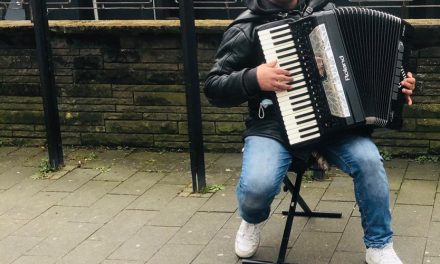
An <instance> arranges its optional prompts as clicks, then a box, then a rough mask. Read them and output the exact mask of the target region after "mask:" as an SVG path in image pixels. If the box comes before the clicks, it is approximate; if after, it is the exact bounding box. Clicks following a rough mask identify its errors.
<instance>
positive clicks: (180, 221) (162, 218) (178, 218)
mask: <svg viewBox="0 0 440 264" xmlns="http://www.w3.org/2000/svg"><path fill="white" fill-rule="evenodd" d="M206 201H207V198H201V197H175V198H174V199H173V200H171V201H170V202H169V203H168V204H167V205H166V206H164V207H163V208H162V209H161V210H160V212H159V214H158V215H157V216H155V217H154V218H153V219H152V220H151V222H150V223H149V224H150V225H157V226H183V225H184V224H185V223H186V222H187V221H188V220H189V219H190V218H191V217H192V216H193V214H194V213H195V212H196V211H197V210H198V209H199V208H200V207H201V206H202V205H203V204H204V203H206Z"/></svg>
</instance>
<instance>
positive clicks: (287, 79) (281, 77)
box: [276, 75, 293, 82]
mask: <svg viewBox="0 0 440 264" xmlns="http://www.w3.org/2000/svg"><path fill="white" fill-rule="evenodd" d="M276 79H277V80H278V81H280V82H291V81H293V78H292V77H290V76H286V75H277V77H276Z"/></svg>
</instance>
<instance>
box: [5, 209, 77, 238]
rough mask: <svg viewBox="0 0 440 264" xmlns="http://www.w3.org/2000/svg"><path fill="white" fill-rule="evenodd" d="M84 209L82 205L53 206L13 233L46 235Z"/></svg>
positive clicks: (19, 234)
mask: <svg viewBox="0 0 440 264" xmlns="http://www.w3.org/2000/svg"><path fill="white" fill-rule="evenodd" d="M83 210H84V208H82V207H64V206H53V207H51V208H50V209H49V210H47V211H46V212H44V213H43V214H41V215H40V216H38V217H37V218H35V219H33V220H31V221H29V222H28V223H27V224H25V225H24V226H23V227H21V228H19V229H18V230H17V231H16V232H14V233H13V234H14V235H16V236H35V237H38V236H41V237H46V236H48V235H50V234H52V233H54V232H55V231H56V229H57V227H59V226H62V225H63V224H64V223H66V222H68V221H71V220H73V219H74V218H76V217H77V215H79V214H80V213H81V212H82V211H83Z"/></svg>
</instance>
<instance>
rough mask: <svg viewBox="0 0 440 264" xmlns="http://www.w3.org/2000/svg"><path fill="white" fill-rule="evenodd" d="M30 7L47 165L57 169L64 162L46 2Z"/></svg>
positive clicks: (35, 2)
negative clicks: (44, 126)
mask: <svg viewBox="0 0 440 264" xmlns="http://www.w3.org/2000/svg"><path fill="white" fill-rule="evenodd" d="M31 6H32V15H33V22H34V31H35V42H36V54H37V59H38V66H39V70H40V87H41V95H42V97H43V106H44V122H45V124H46V137H47V147H48V152H49V163H50V165H51V166H52V167H54V168H56V169H57V168H59V166H60V165H62V164H63V163H64V160H63V146H62V143H61V130H60V118H59V113H58V103H57V90H56V87H55V76H54V67H53V62H52V52H51V47H50V38H49V23H48V20H47V9H46V1H45V0H32V1H31Z"/></svg>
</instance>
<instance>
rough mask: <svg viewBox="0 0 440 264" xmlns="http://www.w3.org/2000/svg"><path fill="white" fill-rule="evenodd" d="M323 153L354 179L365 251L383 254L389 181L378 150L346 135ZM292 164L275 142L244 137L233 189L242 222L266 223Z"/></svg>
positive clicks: (388, 225) (389, 236)
mask: <svg viewBox="0 0 440 264" xmlns="http://www.w3.org/2000/svg"><path fill="white" fill-rule="evenodd" d="M321 153H322V154H323V155H324V156H325V157H326V159H327V161H328V162H330V163H331V164H333V165H335V166H337V167H338V168H339V169H341V170H342V171H344V172H345V173H347V174H349V175H350V176H351V177H352V178H353V182H354V192H355V196H356V201H357V203H358V206H359V211H360V212H361V222H362V227H363V229H364V243H365V245H366V246H367V247H374V248H381V247H384V246H385V245H386V244H388V243H390V242H391V241H392V240H391V239H392V235H393V232H392V230H391V212H390V208H389V192H388V179H387V176H386V173H385V169H384V166H383V160H382V157H381V156H380V154H379V151H378V149H377V147H376V145H375V144H374V143H373V142H372V141H371V139H370V138H368V137H362V136H354V135H350V136H347V137H344V138H340V139H336V140H333V141H332V142H331V143H330V144H327V145H325V146H323V147H322V149H321ZM291 162H292V156H291V154H290V153H289V152H288V151H287V150H286V149H285V148H284V147H283V146H282V145H281V144H280V143H279V142H278V141H276V140H273V139H271V138H265V137H258V136H250V137H246V139H245V145H244V152H243V165H242V172H241V176H240V180H239V183H238V185H237V199H238V208H239V211H240V215H241V217H242V218H243V219H244V220H246V221H247V222H248V223H260V222H262V221H264V220H266V219H267V218H268V217H269V213H270V205H271V203H272V201H273V199H274V197H275V196H276V195H277V194H278V193H279V192H280V190H281V184H282V182H283V178H284V176H285V174H286V172H287V170H288V169H289V166H290V163H291Z"/></svg>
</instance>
